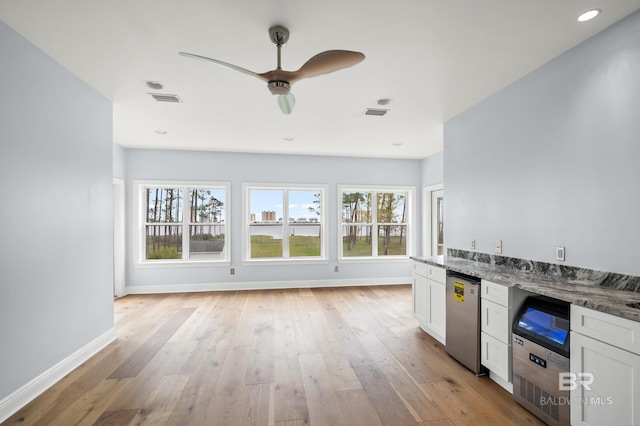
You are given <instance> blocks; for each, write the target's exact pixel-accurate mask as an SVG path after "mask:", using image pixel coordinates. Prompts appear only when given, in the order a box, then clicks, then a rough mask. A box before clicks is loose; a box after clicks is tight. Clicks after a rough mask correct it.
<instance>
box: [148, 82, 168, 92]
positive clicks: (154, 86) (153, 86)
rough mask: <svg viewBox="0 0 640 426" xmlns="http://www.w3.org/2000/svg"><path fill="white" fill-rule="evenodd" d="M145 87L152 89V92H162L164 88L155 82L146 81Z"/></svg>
mask: <svg viewBox="0 0 640 426" xmlns="http://www.w3.org/2000/svg"><path fill="white" fill-rule="evenodd" d="M146 84H147V87H149V88H151V89H153V90H162V89H163V88H164V86H163V85H162V84H160V83H158V82H157V81H151V80H150V81H147V82H146Z"/></svg>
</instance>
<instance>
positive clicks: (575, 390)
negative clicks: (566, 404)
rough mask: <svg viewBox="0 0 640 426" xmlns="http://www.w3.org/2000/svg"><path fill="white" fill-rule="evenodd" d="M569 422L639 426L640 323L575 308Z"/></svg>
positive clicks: (575, 423) (584, 424) (568, 383)
mask: <svg viewBox="0 0 640 426" xmlns="http://www.w3.org/2000/svg"><path fill="white" fill-rule="evenodd" d="M570 359H571V373H572V374H571V376H569V377H568V379H567V384H566V386H568V387H571V388H572V390H571V424H572V425H574V426H578V425H582V426H586V425H590V426H595V425H603V424H610V425H636V426H639V425H640V412H639V411H638V405H637V401H638V395H640V322H636V321H631V320H627V319H625V318H620V317H616V316H613V315H609V314H606V313H603V312H598V311H594V310H591V309H587V308H584V307H581V306H576V305H571V358H570Z"/></svg>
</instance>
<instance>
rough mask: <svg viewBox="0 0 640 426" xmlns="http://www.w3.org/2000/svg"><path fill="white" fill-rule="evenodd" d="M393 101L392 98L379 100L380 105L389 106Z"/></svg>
mask: <svg viewBox="0 0 640 426" xmlns="http://www.w3.org/2000/svg"><path fill="white" fill-rule="evenodd" d="M391 101H392V99H391V98H382V99H378V105H389V104H390V103H391Z"/></svg>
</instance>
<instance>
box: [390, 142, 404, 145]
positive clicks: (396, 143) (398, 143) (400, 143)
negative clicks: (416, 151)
mask: <svg viewBox="0 0 640 426" xmlns="http://www.w3.org/2000/svg"><path fill="white" fill-rule="evenodd" d="M391 145H393V146H402V142H393V143H392V144H391Z"/></svg>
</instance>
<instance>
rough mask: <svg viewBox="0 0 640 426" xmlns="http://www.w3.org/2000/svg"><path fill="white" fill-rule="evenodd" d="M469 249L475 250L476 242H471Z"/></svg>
mask: <svg viewBox="0 0 640 426" xmlns="http://www.w3.org/2000/svg"><path fill="white" fill-rule="evenodd" d="M469 245H470V247H471V250H475V249H476V240H471V244H469Z"/></svg>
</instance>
